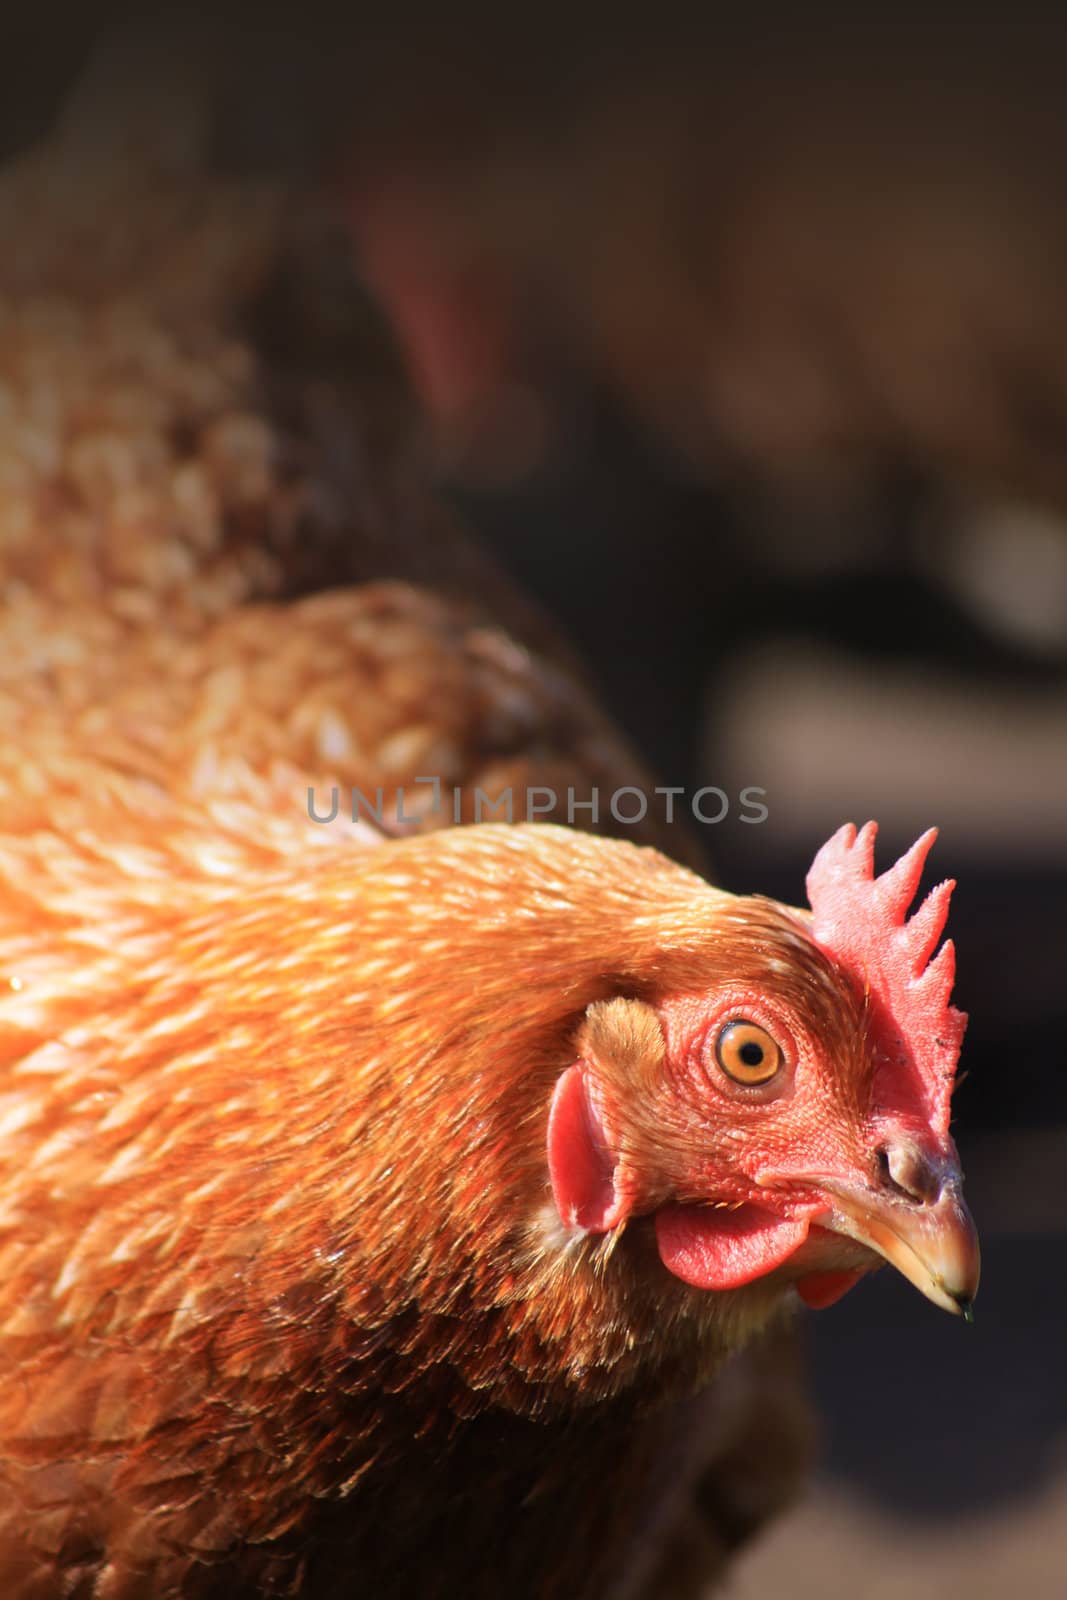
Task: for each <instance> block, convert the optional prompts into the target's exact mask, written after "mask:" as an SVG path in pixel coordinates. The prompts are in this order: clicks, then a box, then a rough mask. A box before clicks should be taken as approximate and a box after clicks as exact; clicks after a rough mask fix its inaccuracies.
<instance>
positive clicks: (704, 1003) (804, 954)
mask: <svg viewBox="0 0 1067 1600" xmlns="http://www.w3.org/2000/svg"><path fill="white" fill-rule="evenodd" d="M875 833H876V827H875V824H874V823H868V824H867V826H866V827H865V828H863V829H862V830H861V831H860V832H859V833H858V834H857V832H856V830H855V828H854V827H852V826H851V825H850V826H848V827H845V828H842V829H841V830H840V832H838V833H837V834H836V835H835V836H834V837H833V838H832V839H831V840H830V841H829V843H828V844H827V845H825V846H824V847H823V849H822V850H821V851H820V852H819V854H818V856H817V857H816V860H815V862H814V865H813V867H812V870H811V872H810V874H809V877H808V893H809V898H810V900H811V907H812V912H811V914H810V915H809V914H808V913H806V912H802V911H794V910H792V909H790V908H788V907H783V906H780V905H778V904H776V903H775V902H772V901H769V900H758V899H757V900H747V901H745V902H743V903H742V902H733V903H732V905H729V906H727V908H725V909H724V910H723V911H722V912H721V913H720V914H719V916H718V918H717V919H716V921H717V926H716V930H715V939H714V941H713V943H712V944H711V945H709V946H708V947H706V948H705V949H704V950H702V951H701V952H699V955H697V953H696V952H693V953H692V957H693V958H692V962H691V965H686V964H684V963H683V965H682V967H681V968H679V966H678V964H677V962H674V963H672V964H671V966H670V970H669V972H665V973H664V974H661V975H660V976H659V979H658V981H657V980H656V979H653V980H652V982H651V983H650V985H649V987H648V990H647V992H646V993H644V994H641V995H635V996H634V997H616V998H612V999H609V1000H606V1001H603V1002H600V1003H598V1004H595V1005H593V1006H591V1007H590V1008H589V1010H588V1011H587V1013H586V1016H585V1018H584V1021H583V1024H582V1027H581V1029H580V1032H579V1034H578V1037H577V1044H576V1050H575V1055H576V1057H577V1059H576V1060H575V1061H574V1062H573V1064H572V1065H570V1066H569V1067H568V1068H567V1070H565V1071H564V1072H563V1073H562V1075H561V1076H560V1078H559V1079H558V1081H557V1083H556V1087H555V1092H554V1095H553V1099H552V1107H551V1114H550V1118H549V1128H548V1164H549V1171H550V1175H551V1181H552V1189H553V1195H554V1199H555V1203H556V1207H557V1209H558V1212H559V1215H560V1219H561V1221H562V1222H563V1224H564V1225H565V1226H566V1227H567V1228H568V1229H571V1230H575V1229H576V1230H582V1231H584V1232H586V1233H588V1234H594V1235H595V1234H606V1233H610V1232H612V1231H615V1230H622V1228H623V1227H624V1225H625V1224H626V1222H627V1221H628V1220H629V1219H630V1218H632V1217H636V1216H638V1215H645V1214H647V1213H649V1212H652V1213H653V1214H654V1218H655V1231H656V1243H657V1246H658V1251H659V1255H660V1258H661V1260H662V1262H663V1264H664V1265H665V1266H666V1267H667V1268H669V1270H670V1271H671V1272H672V1273H674V1274H675V1275H676V1276H677V1277H679V1278H681V1279H683V1280H684V1281H685V1282H687V1283H689V1284H692V1285H694V1286H696V1287H699V1288H703V1289H715V1290H723V1289H738V1288H741V1287H743V1286H744V1285H747V1284H751V1283H755V1282H756V1281H758V1280H767V1279H769V1278H770V1277H771V1275H772V1274H773V1275H775V1276H774V1278H773V1279H771V1281H772V1282H776V1283H781V1285H782V1288H783V1290H785V1289H788V1288H789V1287H795V1288H796V1290H797V1291H798V1292H799V1294H800V1296H801V1298H802V1299H803V1300H805V1301H806V1302H807V1303H808V1304H809V1305H813V1306H825V1305H829V1304H831V1303H832V1302H833V1301H834V1300H836V1299H838V1298H839V1297H840V1295H842V1294H843V1293H845V1291H846V1290H847V1289H848V1288H850V1287H851V1286H852V1285H853V1284H854V1283H855V1282H856V1281H857V1279H858V1278H859V1277H860V1276H862V1275H863V1273H865V1272H867V1271H869V1270H871V1269H872V1268H873V1267H876V1266H879V1265H881V1264H882V1261H883V1260H887V1261H889V1262H891V1263H892V1264H893V1265H894V1266H895V1267H897V1268H898V1270H899V1271H900V1272H902V1273H903V1274H904V1276H905V1277H906V1278H908V1279H909V1280H910V1281H911V1282H912V1283H913V1284H915V1285H916V1287H917V1288H919V1289H920V1290H921V1291H922V1293H923V1294H925V1295H926V1296H927V1297H928V1298H929V1299H930V1300H932V1301H933V1302H934V1303H935V1304H936V1305H939V1306H941V1307H943V1308H944V1309H946V1310H948V1311H952V1312H956V1313H962V1314H963V1315H965V1316H967V1317H969V1315H970V1307H971V1302H972V1300H973V1298H974V1295H975V1292H976V1290H977V1287H978V1275H979V1251H978V1241H977V1236H976V1233H975V1229H974V1224H973V1222H972V1221H971V1217H970V1215H969V1213H968V1211H967V1208H966V1206H965V1204H964V1201H963V1199H962V1195H961V1173H960V1168H959V1162H958V1158H957V1155H956V1150H955V1147H954V1145H953V1141H952V1139H951V1137H950V1135H949V1131H948V1124H949V1100H950V1096H951V1092H952V1082H953V1075H954V1072H955V1066H956V1060H957V1057H958V1054H959V1049H960V1044H961V1041H962V1037H963V1031H964V1028H965V1025H966V1017H965V1016H964V1015H963V1013H962V1012H960V1011H957V1010H955V1009H954V1008H953V1007H952V1006H951V1005H950V1004H949V995H950V993H951V989H952V984H953V977H954V954H953V948H952V945H951V944H950V943H948V942H946V943H945V944H944V945H942V947H941V949H940V951H939V953H938V954H937V955H936V957H934V959H932V960H931V959H930V957H931V954H932V951H933V949H934V946H935V945H936V944H937V942H938V940H939V939H940V937H941V932H942V929H943V927H944V923H945V917H946V914H947V910H948V900H949V896H950V894H951V891H952V888H953V884H952V883H951V882H947V883H943V884H941V885H939V886H938V887H937V888H936V889H934V890H933V891H932V893H931V894H930V896H929V897H928V898H927V900H926V901H925V902H924V903H923V905H922V906H921V908H920V909H919V910H918V911H917V912H916V913H915V915H914V916H912V917H911V918H910V919H908V918H907V910H908V907H909V905H910V904H911V902H912V900H913V899H914V896H915V893H916V890H917V888H918V884H919V879H920V877H921V874H922V870H923V865H924V862H925V860H926V856H927V853H928V851H929V849H930V846H931V844H932V843H933V840H934V838H935V836H936V835H935V832H934V831H933V830H931V831H930V832H929V833H927V834H925V835H924V836H923V837H922V838H921V839H919V840H918V841H917V843H916V844H915V845H913V847H912V848H911V850H909V851H908V853H907V854H906V855H905V856H903V857H902V858H901V860H900V861H898V862H897V863H896V865H895V866H894V867H892V868H891V869H890V870H889V871H887V872H885V873H883V874H882V875H881V876H880V877H875V876H874V871H873V849H874V838H875ZM724 898H727V899H729V897H724ZM635 1087H636V1088H637V1089H638V1090H639V1091H640V1092H638V1093H634V1089H635Z"/></svg>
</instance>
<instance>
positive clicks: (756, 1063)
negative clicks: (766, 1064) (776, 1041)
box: [737, 1039, 763, 1067]
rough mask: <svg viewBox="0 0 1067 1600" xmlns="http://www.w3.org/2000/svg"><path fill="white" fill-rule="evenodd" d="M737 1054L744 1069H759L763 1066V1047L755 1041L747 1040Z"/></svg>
mask: <svg viewBox="0 0 1067 1600" xmlns="http://www.w3.org/2000/svg"><path fill="white" fill-rule="evenodd" d="M737 1053H738V1055H739V1056H740V1057H741V1060H742V1061H743V1062H744V1063H745V1066H746V1067H761V1066H762V1065H763V1046H762V1045H761V1044H757V1043H756V1041H755V1039H747V1040H746V1041H745V1043H744V1044H743V1045H742V1046H741V1048H740V1050H739V1051H738V1052H737Z"/></svg>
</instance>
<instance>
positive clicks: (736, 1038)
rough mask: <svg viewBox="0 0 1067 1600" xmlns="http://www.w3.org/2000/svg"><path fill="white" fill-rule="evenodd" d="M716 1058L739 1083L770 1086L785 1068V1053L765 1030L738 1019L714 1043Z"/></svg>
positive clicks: (725, 1070)
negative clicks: (783, 1057)
mask: <svg viewBox="0 0 1067 1600" xmlns="http://www.w3.org/2000/svg"><path fill="white" fill-rule="evenodd" d="M715 1059H716V1061H717V1062H718V1063H719V1066H720V1067H721V1068H722V1070H723V1071H724V1072H725V1074H726V1076H727V1077H728V1078H733V1079H734V1081H735V1082H736V1083H749V1084H751V1083H767V1082H769V1080H770V1079H771V1078H773V1077H774V1075H775V1073H776V1072H777V1071H778V1069H779V1067H780V1066H781V1065H782V1052H781V1050H780V1049H779V1047H778V1045H776V1044H775V1042H774V1040H773V1039H772V1038H771V1036H770V1034H769V1033H768V1032H767V1030H766V1028H761V1027H759V1026H758V1024H757V1023H755V1022H749V1021H748V1020H747V1018H745V1017H735V1018H734V1020H733V1021H732V1022H728V1023H727V1024H726V1026H725V1027H724V1028H723V1029H722V1030H721V1032H720V1033H719V1037H718V1038H717V1039H716V1041H715Z"/></svg>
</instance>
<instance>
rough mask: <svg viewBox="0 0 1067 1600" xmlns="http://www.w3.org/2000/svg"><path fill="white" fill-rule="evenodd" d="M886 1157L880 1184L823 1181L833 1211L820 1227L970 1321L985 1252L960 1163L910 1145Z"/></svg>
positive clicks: (899, 1148) (892, 1151) (946, 1308)
mask: <svg viewBox="0 0 1067 1600" xmlns="http://www.w3.org/2000/svg"><path fill="white" fill-rule="evenodd" d="M883 1154H884V1157H885V1174H886V1182H885V1185H884V1186H883V1187H881V1188H859V1187H856V1188H852V1187H849V1186H846V1185H844V1184H839V1183H836V1182H834V1181H833V1180H829V1181H826V1182H824V1184H823V1187H824V1189H825V1191H826V1193H827V1196H828V1198H829V1199H830V1202H831V1206H832V1210H831V1213H830V1215H829V1217H827V1218H826V1219H823V1218H820V1219H819V1220H820V1224H821V1226H823V1227H825V1228H829V1229H831V1230H832V1231H833V1232H835V1233H840V1234H844V1235H845V1236H846V1237H848V1238H850V1239H855V1240H856V1241H857V1243H859V1244H862V1245H866V1246H867V1248H868V1249H870V1250H874V1251H876V1252H877V1254H878V1255H880V1256H883V1257H884V1258H885V1260H886V1261H888V1262H889V1263H890V1264H891V1265H892V1266H894V1267H896V1269H897V1271H898V1272H901V1273H903V1275H904V1277H905V1278H907V1280H908V1282H909V1283H913V1284H914V1285H915V1287H916V1288H917V1289H918V1290H919V1291H920V1293H922V1294H924V1295H925V1296H926V1298H927V1299H928V1300H932V1301H933V1303H934V1305H935V1306H940V1307H941V1308H942V1310H944V1311H951V1312H953V1313H954V1314H955V1315H956V1316H962V1317H964V1318H965V1320H966V1321H968V1322H971V1321H972V1320H973V1317H972V1313H971V1305H972V1302H973V1300H974V1297H975V1295H976V1294H977V1292H978V1279H979V1275H980V1271H981V1252H980V1250H979V1246H978V1232H977V1230H976V1228H975V1225H974V1221H973V1219H972V1217H971V1213H970V1212H969V1211H968V1209H967V1206H966V1204H965V1203H964V1199H963V1194H962V1177H961V1174H960V1170H959V1167H958V1166H957V1165H956V1164H955V1162H951V1163H944V1164H943V1165H942V1164H939V1165H938V1166H937V1167H936V1168H935V1166H934V1165H933V1163H931V1162H930V1161H929V1160H927V1159H926V1158H925V1157H924V1156H922V1155H920V1154H919V1153H918V1152H917V1151H916V1150H914V1149H913V1148H910V1147H909V1148H904V1147H897V1148H890V1149H889V1150H888V1151H886V1152H884V1153H883Z"/></svg>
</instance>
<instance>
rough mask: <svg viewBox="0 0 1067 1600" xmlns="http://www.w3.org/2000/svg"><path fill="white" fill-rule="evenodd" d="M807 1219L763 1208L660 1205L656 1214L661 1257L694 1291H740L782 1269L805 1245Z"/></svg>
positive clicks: (664, 1263)
mask: <svg viewBox="0 0 1067 1600" xmlns="http://www.w3.org/2000/svg"><path fill="white" fill-rule="evenodd" d="M807 1235H808V1224H807V1222H790V1221H787V1220H786V1219H785V1218H783V1217H776V1216H775V1215H774V1213H773V1212H770V1211H764V1210H763V1209H762V1207H760V1206H742V1207H740V1209H739V1210H737V1211H727V1210H718V1209H715V1208H714V1207H711V1206H695V1205H694V1206H680V1205H666V1206H661V1208H660V1209H659V1211H657V1212H656V1243H657V1245H658V1246H659V1254H660V1260H661V1261H662V1262H663V1265H664V1266H665V1267H667V1268H668V1270H669V1271H671V1272H673V1273H674V1275H675V1277H677V1278H681V1279H682V1280H683V1281H684V1282H685V1283H691V1284H692V1285H693V1287H694V1288H696V1289H740V1288H741V1286H742V1285H743V1284H746V1283H751V1282H752V1281H753V1279H755V1278H762V1277H763V1276H764V1275H765V1274H766V1273H768V1272H771V1271H773V1270H774V1268H775V1267H780V1266H781V1264H782V1262H783V1261H787V1260H788V1259H789V1257H790V1256H791V1255H792V1254H793V1252H794V1250H796V1249H798V1248H799V1247H800V1245H802V1244H803V1243H804V1240H805V1239H806V1238H807Z"/></svg>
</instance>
